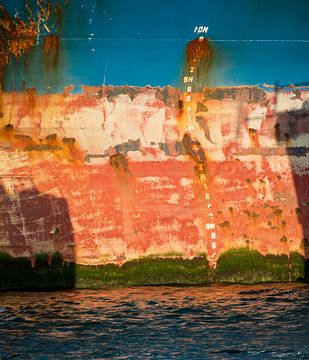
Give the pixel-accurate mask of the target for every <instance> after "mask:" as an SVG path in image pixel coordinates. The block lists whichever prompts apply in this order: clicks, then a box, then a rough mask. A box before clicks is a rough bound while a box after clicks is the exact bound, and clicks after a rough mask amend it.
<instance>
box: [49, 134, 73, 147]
mask: <svg viewBox="0 0 309 360" xmlns="http://www.w3.org/2000/svg"><path fill="white" fill-rule="evenodd" d="M53 135H55V134H53ZM62 142H63V143H64V144H66V145H74V144H75V142H76V140H75V138H63V139H62Z"/></svg>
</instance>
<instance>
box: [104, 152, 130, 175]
mask: <svg viewBox="0 0 309 360" xmlns="http://www.w3.org/2000/svg"><path fill="white" fill-rule="evenodd" d="M109 163H110V165H111V167H112V168H114V169H115V170H117V171H123V172H127V171H129V163H128V160H127V159H126V157H125V156H124V155H122V154H115V155H112V156H110V158H109Z"/></svg>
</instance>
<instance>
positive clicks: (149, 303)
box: [0, 284, 309, 360]
mask: <svg viewBox="0 0 309 360" xmlns="http://www.w3.org/2000/svg"><path fill="white" fill-rule="evenodd" d="M308 299H309V286H308V285H303V284H274V285H255V286H209V287H185V288H177V287H135V288H128V289H115V290H99V291H98V290H96V291H92V290H72V291H58V292H45V293H44V292H31V293H27V292H8V293H0V358H1V359H14V358H16V359H59V358H65V359H108V358H117V359H147V358H151V359H263V360H265V359H309V332H308V329H309V305H308Z"/></svg>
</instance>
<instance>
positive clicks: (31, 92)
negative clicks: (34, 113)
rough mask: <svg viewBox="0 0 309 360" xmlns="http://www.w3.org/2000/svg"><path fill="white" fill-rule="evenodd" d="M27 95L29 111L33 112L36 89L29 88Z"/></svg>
mask: <svg viewBox="0 0 309 360" xmlns="http://www.w3.org/2000/svg"><path fill="white" fill-rule="evenodd" d="M27 94H28V104H29V110H33V109H34V108H35V104H36V99H35V95H36V88H28V89H27Z"/></svg>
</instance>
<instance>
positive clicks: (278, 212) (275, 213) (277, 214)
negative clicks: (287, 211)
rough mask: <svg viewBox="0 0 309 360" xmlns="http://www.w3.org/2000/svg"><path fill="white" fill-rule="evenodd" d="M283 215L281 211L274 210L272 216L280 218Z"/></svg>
mask: <svg viewBox="0 0 309 360" xmlns="http://www.w3.org/2000/svg"><path fill="white" fill-rule="evenodd" d="M282 214H283V211H282V210H281V209H279V208H276V209H274V215H276V216H281V215H282Z"/></svg>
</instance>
